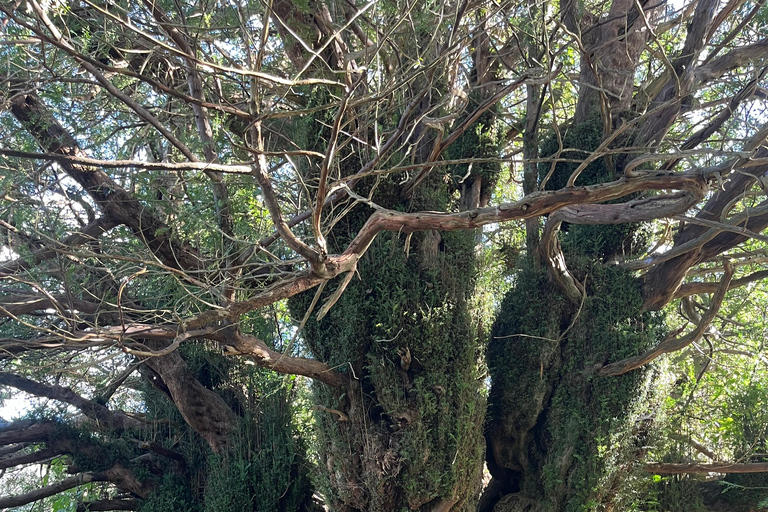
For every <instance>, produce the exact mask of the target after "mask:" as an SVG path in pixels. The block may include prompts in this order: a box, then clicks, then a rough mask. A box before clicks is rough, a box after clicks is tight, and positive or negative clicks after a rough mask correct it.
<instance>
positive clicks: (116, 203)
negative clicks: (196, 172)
mask: <svg viewBox="0 0 768 512" xmlns="http://www.w3.org/2000/svg"><path fill="white" fill-rule="evenodd" d="M10 105H11V113H12V114H13V116H14V117H15V118H16V119H17V120H18V121H19V123H20V124H21V125H22V126H23V127H24V129H26V130H27V131H28V132H29V133H30V134H31V135H32V136H33V137H34V138H35V139H37V142H38V144H39V145H40V147H41V148H42V149H43V150H44V151H47V152H49V153H56V154H61V155H67V156H75V157H84V156H85V154H84V153H83V150H82V149H81V148H80V145H79V144H78V143H77V141H76V140H75V138H74V137H72V135H70V134H69V133H68V132H67V131H66V130H65V129H64V128H63V127H62V126H61V124H60V123H59V122H58V121H57V120H56V118H55V117H54V116H53V114H51V112H50V111H49V110H48V108H47V107H46V105H45V104H44V103H43V101H42V100H41V99H40V98H39V97H38V96H37V94H34V93H19V94H16V95H15V96H14V97H13V98H12V99H11V101H10ZM59 165H60V166H61V168H62V169H63V170H64V172H66V173H67V174H68V175H69V176H70V177H71V178H72V179H73V180H75V181H76V182H77V183H79V184H80V185H81V186H82V187H83V188H84V189H85V190H86V191H87V192H88V194H89V195H90V196H91V198H92V199H93V200H94V202H96V204H97V205H98V206H99V208H101V210H102V211H103V212H104V213H105V214H106V217H107V218H109V219H112V221H113V222H120V223H122V224H125V225H126V226H127V227H128V228H130V229H131V231H133V233H134V234H135V235H136V236H137V238H139V240H141V241H142V242H143V243H144V244H146V245H147V246H148V247H149V248H150V250H151V251H152V252H153V253H154V254H155V256H157V257H158V258H159V259H160V260H161V261H162V262H163V263H164V264H166V265H167V266H169V267H172V268H175V269H186V270H190V269H197V268H198V267H199V265H200V259H199V256H198V254H197V253H196V251H194V250H193V249H192V248H191V247H189V246H188V245H186V244H182V243H180V242H179V241H177V240H175V239H173V238H171V237H170V236H169V235H168V234H167V233H170V232H171V230H170V229H168V227H167V226H166V225H165V223H164V222H163V221H161V220H160V218H159V217H158V216H157V215H156V214H155V213H154V212H153V211H152V210H150V209H149V208H147V207H146V206H145V205H143V204H141V203H140V202H139V201H138V200H137V199H136V198H135V197H133V196H132V195H131V194H130V193H128V192H127V191H126V190H125V189H123V188H122V187H121V186H120V185H118V184H117V183H115V182H114V180H112V179H111V178H110V177H109V176H107V175H106V174H105V173H104V171H102V170H100V169H96V168H94V167H88V166H84V165H80V164H75V163H73V162H69V161H62V162H60V163H59Z"/></svg>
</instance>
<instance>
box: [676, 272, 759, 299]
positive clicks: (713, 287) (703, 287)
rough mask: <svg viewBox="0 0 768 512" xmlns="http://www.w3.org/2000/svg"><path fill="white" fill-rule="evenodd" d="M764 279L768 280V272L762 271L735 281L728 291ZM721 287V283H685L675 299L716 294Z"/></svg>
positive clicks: (678, 290)
mask: <svg viewBox="0 0 768 512" xmlns="http://www.w3.org/2000/svg"><path fill="white" fill-rule="evenodd" d="M763 279H768V270H760V271H757V272H753V273H752V274H749V275H747V276H744V277H741V278H739V279H734V280H733V281H731V283H730V284H729V285H728V289H729V290H733V289H734V288H739V287H740V286H745V285H748V284H749V283H754V282H756V281H762V280H763ZM719 286H720V284H719V283H705V282H700V281H693V282H690V283H683V284H682V285H681V286H680V288H678V289H677V291H676V292H675V298H676V299H680V298H682V297H689V296H691V295H700V294H703V293H715V291H717V288H718V287H719Z"/></svg>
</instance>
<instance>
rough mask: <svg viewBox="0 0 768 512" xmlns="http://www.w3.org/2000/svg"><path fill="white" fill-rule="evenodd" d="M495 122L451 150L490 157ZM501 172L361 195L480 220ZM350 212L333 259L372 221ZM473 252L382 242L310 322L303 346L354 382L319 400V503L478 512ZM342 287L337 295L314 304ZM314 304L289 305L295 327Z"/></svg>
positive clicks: (461, 173) (463, 242)
mask: <svg viewBox="0 0 768 512" xmlns="http://www.w3.org/2000/svg"><path fill="white" fill-rule="evenodd" d="M428 103H429V102H426V104H428ZM478 104H479V102H473V103H471V105H470V107H476V106H477V105H478ZM470 111H471V110H470ZM495 123H496V120H495V118H494V116H493V115H492V114H490V113H486V114H485V115H484V116H483V117H482V118H481V119H480V120H479V121H478V122H477V123H476V124H475V126H473V127H471V128H470V129H469V130H467V131H466V132H465V134H464V135H463V136H462V137H461V138H460V139H459V140H458V141H457V142H456V145H455V146H456V148H458V149H453V150H452V151H454V152H457V151H458V152H461V151H462V150H463V151H465V153H466V154H465V155H463V156H478V154H477V152H478V151H484V152H487V153H489V154H492V155H493V154H496V153H497V152H498V136H497V135H496V128H495ZM419 129H421V130H424V131H425V132H427V133H425V136H424V137H423V138H421V143H420V146H419V147H417V148H416V150H415V154H416V156H415V158H416V159H417V161H418V160H421V161H424V160H425V159H426V158H427V157H428V155H429V149H430V147H431V144H432V140H431V136H430V134H429V133H428V130H427V128H426V127H420V128H417V131H419ZM315 130H316V128H315ZM310 133H312V132H310ZM415 137H416V138H417V140H419V138H420V137H419V134H416V136H415ZM452 157H454V158H461V156H453V155H452ZM470 170H471V172H469V171H470ZM498 171H499V166H498V164H489V165H485V166H484V165H476V166H474V169H467V168H466V166H463V167H462V168H456V169H452V172H451V174H446V173H444V172H441V171H437V170H435V171H433V172H432V174H430V175H429V176H427V177H426V179H425V180H424V181H422V182H421V183H420V184H419V186H418V187H411V188H409V184H401V183H396V182H395V181H394V180H393V181H389V180H388V179H386V178H384V179H381V180H376V181H375V182H374V181H370V182H367V183H366V182H363V183H360V184H358V186H357V187H358V189H359V190H363V191H364V192H362V193H363V194H366V193H367V191H368V190H372V191H373V196H372V197H373V200H374V202H376V203H377V204H380V205H382V206H385V207H387V208H391V209H396V210H404V211H430V210H438V211H442V210H445V209H446V208H447V209H449V210H450V209H461V208H473V207H477V205H478V204H479V203H483V202H487V201H488V197H489V195H490V190H491V189H492V185H493V183H494V181H495V179H496V176H497V174H498ZM462 178H464V179H463V180H462ZM406 190H409V191H412V192H413V193H412V194H410V193H404V191H406ZM404 196H407V197H404ZM356 208H357V209H356V210H355V211H353V212H351V213H350V214H348V215H347V216H346V217H344V219H343V220H342V221H341V222H339V223H338V224H336V226H335V227H334V228H333V230H332V231H331V233H330V235H329V237H328V240H329V244H330V245H331V248H330V250H337V249H338V248H343V247H345V246H346V244H347V243H348V242H349V241H350V239H351V238H352V237H354V235H355V234H356V233H357V232H358V230H359V229H360V227H361V226H362V224H363V222H364V221H365V219H366V218H367V217H368V216H369V215H370V213H371V210H370V208H368V207H367V206H362V205H359V206H357V207H356ZM476 243H477V233H474V232H454V233H439V232H436V231H427V232H419V233H413V234H405V233H384V234H382V235H379V237H377V238H376V239H375V240H374V242H373V244H372V246H371V247H370V249H369V250H368V251H367V252H366V254H365V256H364V257H363V258H362V259H361V261H360V262H359V263H358V267H357V269H358V276H357V277H356V278H355V279H353V280H352V282H351V283H350V284H349V286H348V287H347V288H346V290H345V291H344V293H343V295H341V298H340V299H339V301H338V302H337V303H336V304H335V305H334V306H333V308H332V309H331V310H330V312H329V313H328V314H327V315H326V316H325V317H324V318H323V319H322V320H321V321H318V320H317V315H316V313H317V309H319V305H318V306H317V309H315V311H313V312H311V313H310V314H309V316H308V317H307V319H308V321H307V323H306V325H305V327H304V331H303V333H302V334H303V337H304V339H305V340H306V343H307V345H308V347H309V349H310V350H311V351H312V353H313V355H314V356H315V357H317V358H318V359H320V360H322V361H324V362H326V363H328V364H330V365H332V366H335V367H337V368H339V369H340V370H341V371H344V372H347V374H348V375H349V377H350V382H351V385H350V388H349V391H348V392H347V393H346V394H345V395H343V396H338V395H336V394H334V393H333V392H331V391H329V390H328V389H327V388H323V387H318V388H317V389H316V400H317V401H318V405H320V406H321V407H320V408H319V409H320V410H321V411H323V412H319V413H318V414H317V415H316V417H317V422H318V427H319V428H318V432H319V434H318V435H319V451H320V456H321V460H322V464H323V467H322V468H321V477H322V480H323V482H322V484H323V486H324V487H323V488H322V489H321V491H322V492H323V494H324V495H325V497H326V499H327V501H328V503H329V504H330V505H331V507H332V510H343V511H353V510H361V511H363V510H365V511H400V510H424V511H427V510H429V511H433V510H434V511H448V510H474V508H475V504H476V500H477V496H478V494H479V491H480V483H481V471H482V464H483V453H484V443H483V437H482V430H483V422H484V416H485V409H486V402H485V397H484V391H483V389H482V382H481V378H480V375H479V371H478V369H479V362H480V361H481V359H482V345H483V343H482V341H483V340H481V339H480V337H481V336H480V333H479V330H480V329H479V328H478V324H477V321H475V320H473V318H472V316H471V314H470V304H471V302H472V298H473V294H474V288H475V280H476V272H477V269H476V263H475V245H476ZM336 286H338V284H337V283H335V282H331V283H329V284H328V286H327V287H326V289H325V291H324V297H323V298H321V299H320V302H318V303H317V304H322V303H323V301H324V299H325V298H326V297H328V296H329V295H330V294H332V293H333V292H334V291H335V289H336ZM313 298H314V292H311V293H307V294H304V295H302V296H298V297H296V298H294V299H292V300H291V301H290V302H289V305H290V307H291V311H292V313H293V314H294V316H295V317H296V318H297V319H301V318H304V317H305V315H306V313H307V310H308V308H309V307H310V305H311V303H312V301H313ZM329 409H334V410H337V411H341V412H343V413H344V416H340V415H339V414H335V413H333V412H327V411H328V410H329Z"/></svg>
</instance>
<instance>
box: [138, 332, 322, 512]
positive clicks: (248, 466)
mask: <svg viewBox="0 0 768 512" xmlns="http://www.w3.org/2000/svg"><path fill="white" fill-rule="evenodd" d="M183 352H184V355H185V358H186V359H187V361H188V364H189V367H190V369H192V370H193V372H194V373H195V375H196V377H197V378H198V380H199V381H200V382H201V383H202V384H203V385H205V386H206V387H208V388H210V389H212V390H214V391H216V392H217V393H219V394H220V395H221V396H222V397H223V398H224V399H225V401H227V402H228V405H230V407H232V409H233V410H235V411H238V412H240V413H241V414H242V417H241V418H240V419H239V420H238V421H239V423H238V426H239V428H238V429H237V431H236V432H235V433H234V434H233V436H232V440H231V443H230V445H229V447H228V449H227V450H226V451H225V452H223V453H221V454H216V453H213V452H212V451H211V450H210V448H209V447H208V445H207V444H206V443H205V441H204V440H203V439H202V438H200V437H199V436H197V435H196V434H194V433H191V432H185V431H184V430H185V429H183V427H182V426H183V425H184V422H183V419H182V418H181V417H180V416H179V414H178V411H177V410H176V408H175V407H173V405H172V404H171V403H170V402H169V401H168V400H167V399H166V398H165V396H164V395H162V394H160V393H159V392H157V391H156V390H153V389H148V390H146V391H145V396H146V400H147V403H148V404H149V405H150V411H149V412H150V413H151V416H152V417H157V418H165V419H166V421H168V420H170V422H171V428H172V429H173V432H172V433H170V434H171V435H168V436H164V437H163V438H164V439H167V438H176V439H179V440H180V442H179V444H178V445H177V446H174V447H173V449H174V450H176V451H178V452H181V453H183V454H184V456H185V459H186V460H187V471H186V472H184V473H178V468H176V470H172V471H170V473H166V474H165V475H164V476H163V478H162V479H161V480H160V481H159V482H158V483H157V486H156V490H155V491H154V492H153V494H152V497H151V499H150V500H148V501H146V502H145V503H144V504H143V505H142V509H141V510H142V511H147V510H149V511H151V512H171V511H176V510H187V509H188V510H200V511H205V512H230V511H231V512H250V511H261V510H274V511H277V512H293V511H297V510H304V509H306V507H307V506H308V504H309V503H310V502H311V499H312V492H313V487H312V484H311V481H310V479H309V470H308V463H307V461H306V455H305V453H306V448H305V446H304V445H303V442H302V441H301V440H300V439H298V438H297V437H296V435H295V434H296V428H295V426H294V425H293V417H294V414H293V406H292V405H291V398H292V395H293V393H294V391H293V386H295V385H296V384H295V382H294V383H293V384H291V381H290V380H289V381H286V380H285V379H284V378H282V377H279V376H277V375H275V374H272V373H270V372H266V371H264V370H261V369H258V368H255V367H253V366H249V365H245V364H243V362H242V361H239V360H235V359H232V358H226V357H224V356H222V355H221V354H220V353H218V352H217V351H213V350H211V349H210V347H207V346H206V345H204V344H199V345H194V344H189V345H186V346H184V348H183ZM168 448H170V447H168ZM169 469H171V468H169ZM186 507H189V508H186Z"/></svg>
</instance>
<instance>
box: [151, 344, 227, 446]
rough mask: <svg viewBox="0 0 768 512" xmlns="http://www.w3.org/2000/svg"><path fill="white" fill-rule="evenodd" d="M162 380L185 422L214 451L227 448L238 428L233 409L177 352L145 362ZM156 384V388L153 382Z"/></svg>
mask: <svg viewBox="0 0 768 512" xmlns="http://www.w3.org/2000/svg"><path fill="white" fill-rule="evenodd" d="M145 364H146V365H147V367H149V368H150V369H151V370H152V372H154V373H155V374H156V377H155V378H157V379H159V380H160V382H159V383H157V384H158V385H161V386H162V388H161V389H163V390H164V391H165V392H166V393H167V394H168V396H169V398H170V399H171V400H172V401H173V403H174V405H176V408H177V409H178V410H179V412H180V413H181V415H182V416H183V417H184V420H185V421H186V422H187V423H188V424H189V426H190V427H192V428H193V429H194V430H195V432H197V433H198V434H200V435H201V436H202V437H203V438H204V439H205V440H206V441H207V442H208V444H209V445H210V446H211V448H212V449H213V451H215V452H220V451H222V450H223V449H224V448H226V447H227V446H228V444H229V441H230V436H231V435H232V433H233V432H234V431H235V428H236V426H237V423H236V417H235V415H234V413H233V412H232V409H230V407H229V406H228V405H227V404H226V402H224V400H223V399H222V398H221V397H220V396H219V395H218V394H216V393H214V392H213V391H211V390H210V389H207V388H205V387H203V385H202V384H200V382H199V381H198V380H197V379H196V378H195V376H194V375H193V374H192V372H191V371H190V370H189V368H188V367H187V364H186V363H185V362H184V359H183V358H182V357H181V355H179V353H178V352H177V351H175V352H171V353H170V354H168V355H165V356H162V357H151V358H149V359H147V360H146V361H145ZM153 384H156V383H155V382H153Z"/></svg>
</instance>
